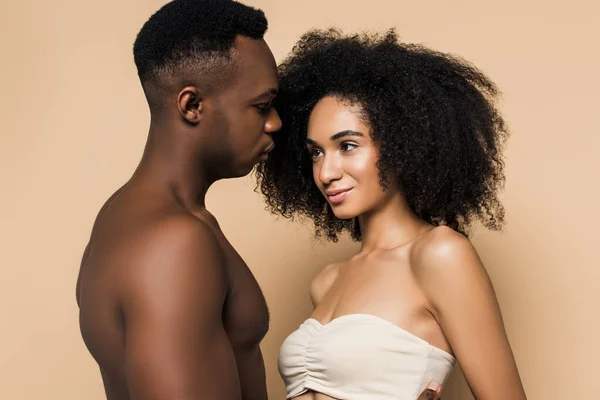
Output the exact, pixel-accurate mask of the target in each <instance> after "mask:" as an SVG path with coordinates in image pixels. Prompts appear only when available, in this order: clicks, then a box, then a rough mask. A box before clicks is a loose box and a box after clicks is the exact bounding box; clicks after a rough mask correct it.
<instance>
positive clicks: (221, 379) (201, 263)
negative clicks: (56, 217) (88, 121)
mask: <svg viewBox="0 0 600 400" xmlns="http://www.w3.org/2000/svg"><path fill="white" fill-rule="evenodd" d="M266 29H267V21H266V19H265V16H264V14H263V13H262V11H260V10H256V9H253V8H250V7H247V6H245V5H243V4H240V3H237V2H234V1H222V0H221V1H217V0H213V1H203V0H176V1H173V2H171V3H168V4H167V5H165V6H164V7H163V8H161V9H160V10H159V11H158V12H157V13H155V14H154V15H153V16H152V17H151V18H150V19H149V20H148V22H146V24H145V25H144V26H143V28H142V29H141V31H140V33H139V35H138V37H137V39H136V42H135V45H134V58H135V63H136V66H137V68H138V74H139V76H140V80H141V83H142V86H143V89H144V93H145V95H146V98H147V100H148V104H149V107H150V114H151V123H150V130H149V135H148V141H147V144H146V148H145V151H144V154H143V157H142V160H141V162H140V164H139V166H138V168H137V170H136V171H135V173H134V174H133V176H132V178H131V179H130V180H129V181H128V182H127V183H126V184H125V185H124V186H123V187H122V188H121V189H119V190H118V191H117V192H116V193H115V194H113V195H112V196H111V197H110V198H109V199H108V201H107V202H106V203H105V205H104V206H103V208H102V209H101V210H100V213H99V214H98V217H97V219H96V222H95V224H94V227H93V230H92V234H91V238H90V241H89V244H88V246H87V248H86V249H85V253H84V256H83V260H82V264H81V269H80V272H79V278H78V282H77V301H78V304H79V307H80V326H81V332H82V335H83V339H84V341H85V344H86V346H87V348H88V349H89V351H90V353H91V354H92V356H93V357H94V359H95V360H96V361H97V363H98V364H99V366H100V370H101V373H102V378H103V381H104V387H105V390H106V395H107V397H108V399H109V400H129V399H132V400H133V399H140V400H142V399H143V400H153V399H157V400H158V399H160V400H197V399H210V400H220V399H223V400H233V399H257V400H264V399H266V398H267V390H266V383H265V369H264V365H263V359H262V355H261V351H260V348H259V344H260V342H261V340H262V338H263V337H264V335H265V333H266V332H267V329H268V325H269V316H268V315H269V314H268V310H267V307H266V303H265V300H264V297H263V295H262V293H261V290H260V288H259V286H258V284H257V282H256V280H255V278H254V276H253V275H252V273H251V272H250V270H249V269H248V267H247V266H246V264H245V263H244V261H243V260H242V259H241V258H240V256H239V255H238V253H237V252H236V251H235V250H234V249H233V247H232V246H231V245H230V244H229V242H228V241H227V239H226V238H225V236H224V235H223V233H222V232H221V230H220V228H219V225H218V223H217V221H216V220H215V218H214V217H213V216H212V215H211V214H210V213H209V212H208V211H207V210H206V208H205V195H206V192H207V190H208V188H209V187H210V185H211V184H212V183H214V182H215V181H217V180H219V179H223V178H232V177H241V176H244V175H246V174H248V173H249V172H250V171H251V170H252V168H253V166H254V165H255V164H256V163H257V162H258V161H259V160H261V159H264V158H265V157H267V154H268V152H269V151H270V150H271V149H272V146H273V141H272V139H271V135H272V134H274V133H275V132H277V131H278V130H279V129H280V127H281V121H280V120H279V116H278V115H277V112H276V111H275V110H274V109H273V108H272V107H271V101H272V100H273V97H274V96H275V95H276V93H277V87H278V84H277V69H276V63H275V60H274V58H273V55H272V53H271V51H270V49H269V47H268V46H267V44H266V43H265V41H264V40H263V34H264V32H265V31H266Z"/></svg>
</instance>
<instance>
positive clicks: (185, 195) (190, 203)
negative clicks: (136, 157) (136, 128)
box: [133, 128, 218, 210]
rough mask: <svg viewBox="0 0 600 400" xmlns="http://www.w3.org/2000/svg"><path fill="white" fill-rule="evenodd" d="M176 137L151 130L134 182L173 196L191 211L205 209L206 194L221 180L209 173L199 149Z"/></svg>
mask: <svg viewBox="0 0 600 400" xmlns="http://www.w3.org/2000/svg"><path fill="white" fill-rule="evenodd" d="M175 136H176V135H174V134H173V133H172V132H168V131H167V132H160V131H157V129H152V128H151V130H150V133H149V135H148V140H147V143H146V147H145V149H144V154H143V157H142V160H141V161H140V164H139V166H138V168H137V169H136V171H135V173H134V176H133V179H135V180H140V181H144V182H145V183H146V184H148V185H151V186H152V187H153V188H154V189H158V190H161V189H163V190H166V191H168V192H170V194H172V195H174V196H175V197H176V198H177V200H178V201H179V202H180V203H181V204H182V205H183V206H184V207H185V208H187V209H190V210H198V209H199V208H202V209H203V208H205V197H206V193H207V191H208V189H209V187H210V186H211V185H212V184H213V183H214V182H215V181H216V180H218V179H217V178H216V177H212V176H210V174H209V173H208V170H209V168H207V167H206V166H205V165H203V162H202V156H201V154H199V149H194V148H193V147H194V146H190V145H188V144H187V143H182V142H181V141H178V140H177V137H175Z"/></svg>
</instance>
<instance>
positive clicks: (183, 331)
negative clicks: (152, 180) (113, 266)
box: [122, 217, 241, 400]
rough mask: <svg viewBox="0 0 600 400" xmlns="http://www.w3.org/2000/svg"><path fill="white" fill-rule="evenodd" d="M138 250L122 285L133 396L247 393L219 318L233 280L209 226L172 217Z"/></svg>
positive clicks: (230, 399)
mask: <svg viewBox="0 0 600 400" xmlns="http://www.w3.org/2000/svg"><path fill="white" fill-rule="evenodd" d="M133 258H134V259H133V260H131V265H129V266H127V268H128V276H127V277H126V279H125V281H126V283H125V284H124V285H123V288H122V289H123V290H122V296H123V299H122V304H123V313H124V317H125V368H126V377H127V386H128V389H129V393H130V396H131V399H132V400H199V399H211V400H213V399H214V400H237V399H241V394H240V385H239V378H238V375H237V368H236V362H235V358H234V354H233V351H232V349H231V346H230V342H229V339H228V337H227V334H226V332H225V330H224V327H223V323H222V319H221V312H222V307H223V303H224V301H225V298H226V295H227V290H228V289H227V288H228V283H227V278H226V272H225V269H224V267H223V264H222V263H223V259H222V254H221V250H220V247H219V245H218V243H217V241H216V239H215V237H214V234H213V232H212V231H211V230H210V228H208V227H207V226H205V225H204V224H203V223H201V222H199V221H197V220H195V219H193V218H189V217H177V218H172V219H171V220H169V221H167V222H164V223H161V224H159V226H157V227H156V228H155V229H153V232H150V233H149V235H148V237H147V238H146V239H145V242H144V244H143V246H141V248H140V250H139V251H137V252H136V254H135V256H134V257H133Z"/></svg>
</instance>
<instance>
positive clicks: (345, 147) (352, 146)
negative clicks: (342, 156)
mask: <svg viewBox="0 0 600 400" xmlns="http://www.w3.org/2000/svg"><path fill="white" fill-rule="evenodd" d="M340 147H341V149H342V151H344V152H346V151H351V150H354V149H355V148H357V147H358V146H357V145H356V144H354V143H347V142H344V143H342V144H341V145H340Z"/></svg>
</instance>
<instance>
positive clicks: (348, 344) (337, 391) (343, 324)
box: [278, 314, 456, 400]
mask: <svg viewBox="0 0 600 400" xmlns="http://www.w3.org/2000/svg"><path fill="white" fill-rule="evenodd" d="M455 363H456V360H455V359H454V357H452V355H450V354H448V353H447V352H445V351H443V350H441V349H439V348H437V347H434V346H432V345H430V344H429V343H428V342H426V341H425V340H423V339H420V338H419V337H417V336H415V335H413V334H411V333H409V332H407V331H405V330H404V329H402V328H400V327H399V326H397V325H395V324H393V323H391V322H389V321H387V320H385V319H382V318H380V317H377V316H375V315H369V314H349V315H344V316H341V317H338V318H335V319H334V320H332V321H331V322H329V323H327V324H321V323H320V322H319V321H317V320H316V319H313V318H309V319H307V320H306V321H305V322H304V323H302V325H300V328H299V329H298V330H297V331H295V332H293V333H292V334H291V335H290V336H288V338H287V339H286V340H285V341H284V343H283V345H282V346H281V351H280V353H279V365H278V366H279V373H280V374H281V376H282V378H283V380H284V382H285V386H286V390H287V398H288V399H291V398H294V397H296V396H299V395H301V394H303V393H306V392H307V391H309V390H311V391H314V392H318V393H323V394H325V395H328V396H330V397H333V398H336V399H340V400H392V399H394V400H415V399H417V397H418V396H419V395H420V394H421V392H422V391H423V390H424V389H425V387H426V386H427V384H428V383H429V382H430V381H432V380H434V381H436V382H438V383H440V384H442V385H443V384H444V382H445V381H446V379H447V378H448V375H450V372H451V371H452V368H453V367H454V365H455Z"/></svg>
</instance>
